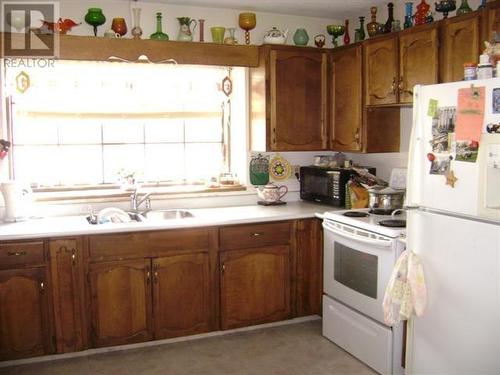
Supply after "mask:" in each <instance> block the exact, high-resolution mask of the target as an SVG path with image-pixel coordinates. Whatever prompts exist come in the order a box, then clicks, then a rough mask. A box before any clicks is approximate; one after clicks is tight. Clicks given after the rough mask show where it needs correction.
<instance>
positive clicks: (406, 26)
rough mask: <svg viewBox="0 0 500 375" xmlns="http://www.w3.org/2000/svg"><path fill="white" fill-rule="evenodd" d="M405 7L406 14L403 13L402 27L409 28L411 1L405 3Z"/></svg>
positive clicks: (411, 15) (411, 12)
mask: <svg viewBox="0 0 500 375" xmlns="http://www.w3.org/2000/svg"><path fill="white" fill-rule="evenodd" d="M405 9H406V14H405V23H404V28H405V29H409V28H410V27H412V26H413V3H412V2H411V1H408V2H407V3H405Z"/></svg>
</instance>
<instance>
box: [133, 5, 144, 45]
mask: <svg viewBox="0 0 500 375" xmlns="http://www.w3.org/2000/svg"><path fill="white" fill-rule="evenodd" d="M132 16H133V18H134V27H133V28H132V37H133V38H134V39H141V36H142V29H141V8H133V9H132Z"/></svg>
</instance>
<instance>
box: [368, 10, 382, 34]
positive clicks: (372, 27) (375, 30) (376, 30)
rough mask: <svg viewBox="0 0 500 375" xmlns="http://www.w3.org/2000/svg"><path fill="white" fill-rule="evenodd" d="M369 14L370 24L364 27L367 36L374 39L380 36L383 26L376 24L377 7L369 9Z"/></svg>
mask: <svg viewBox="0 0 500 375" xmlns="http://www.w3.org/2000/svg"><path fill="white" fill-rule="evenodd" d="M370 13H371V14H372V16H371V17H372V22H370V23H369V24H368V25H366V30H368V35H369V36H370V38H371V37H374V36H375V35H378V34H380V33H381V32H383V30H384V25H382V24H380V23H378V22H377V7H371V8H370Z"/></svg>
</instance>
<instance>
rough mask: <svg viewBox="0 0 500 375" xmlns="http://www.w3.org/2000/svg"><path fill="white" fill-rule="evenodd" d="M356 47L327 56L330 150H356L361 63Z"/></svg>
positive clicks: (359, 49) (360, 120)
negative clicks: (328, 62)
mask: <svg viewBox="0 0 500 375" xmlns="http://www.w3.org/2000/svg"><path fill="white" fill-rule="evenodd" d="M362 56H363V54H362V47H361V45H360V44H357V45H353V46H350V47H345V48H340V49H338V50H335V49H334V50H333V51H332V53H331V55H330V70H329V74H330V84H331V87H330V106H331V108H330V109H331V127H330V142H329V143H330V148H331V149H333V150H334V151H360V150H361V148H362V144H361V129H362V125H363V81H362V79H363V78H362V76H363V67H362V64H363V61H362Z"/></svg>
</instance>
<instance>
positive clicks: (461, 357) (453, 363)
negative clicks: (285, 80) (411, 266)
mask: <svg viewBox="0 0 500 375" xmlns="http://www.w3.org/2000/svg"><path fill="white" fill-rule="evenodd" d="M482 87H484V89H481V88H482ZM497 88H498V89H499V90H495V89H497ZM460 89H466V90H470V92H471V94H470V98H469V103H468V102H467V97H468V93H467V92H466V91H465V90H462V91H459V90H460ZM459 94H460V95H465V98H466V99H465V102H466V105H463V106H459V107H457V106H458V96H459ZM471 98H472V99H474V100H477V102H476V103H479V104H478V107H477V108H476V109H474V108H472V109H471V107H470V104H471V103H470V100H471ZM483 100H484V106H482V102H483ZM497 101H498V103H497ZM481 107H483V109H484V111H483V115H482V121H481V135H480V139H479V142H478V143H479V151H478V152H477V155H478V156H477V159H476V161H475V162H474V161H473V160H474V158H475V154H476V151H477V150H476V148H477V144H475V143H474V142H473V139H471V140H469V141H463V137H464V133H474V131H472V128H474V124H475V123H476V122H478V119H480V118H481V114H480V112H481ZM478 108H479V112H478V111H477V109H478ZM471 110H473V111H475V112H474V119H473V120H470V118H468V117H466V118H467V121H465V122H464V121H461V122H460V126H461V129H460V132H461V137H462V139H457V137H456V134H455V133H456V132H458V131H459V129H458V116H461V114H462V113H463V114H466V115H467V111H471ZM496 111H500V79H489V80H477V81H468V82H456V83H451V84H442V85H431V86H417V87H416V88H415V91H414V109H413V128H412V134H411V139H410V150H409V161H408V177H407V179H408V181H407V196H406V205H407V206H408V214H407V249H409V250H411V251H414V252H415V253H416V254H418V256H419V257H420V258H421V261H422V264H423V267H424V273H425V281H426V286H427V297H428V299H427V309H426V311H425V313H424V315H423V316H421V317H413V318H412V319H411V320H410V321H409V326H408V337H407V352H406V353H407V354H406V373H407V374H408V375H476V374H477V375H490V374H491V375H494V374H495V375H496V374H500V328H499V327H500V134H499V133H500V129H498V128H497V127H496V126H495V125H496V124H500V114H497V113H495V112H496ZM475 116H479V117H475ZM462 119H464V117H462ZM488 124H489V126H488ZM464 125H465V126H466V127H469V128H467V129H464V127H463V126H464ZM488 129H489V130H490V132H491V133H492V134H490V133H488V132H487V130H488ZM447 131H448V132H449V133H448V135H447V137H445V135H446V132H447ZM495 131H498V132H499V133H496V134H495ZM454 134H455V136H454ZM457 134H458V133H457ZM467 136H469V137H471V138H474V137H473V136H471V135H470V134H468V135H467ZM454 138H455V139H454ZM459 159H461V160H459ZM447 160H448V161H447ZM450 171H453V176H454V177H456V178H457V180H456V181H451V180H453V176H452V175H451V174H450ZM447 177H449V180H448V184H447ZM453 182H454V187H452V185H453Z"/></svg>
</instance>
